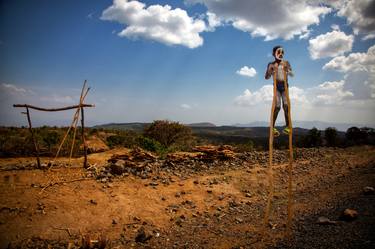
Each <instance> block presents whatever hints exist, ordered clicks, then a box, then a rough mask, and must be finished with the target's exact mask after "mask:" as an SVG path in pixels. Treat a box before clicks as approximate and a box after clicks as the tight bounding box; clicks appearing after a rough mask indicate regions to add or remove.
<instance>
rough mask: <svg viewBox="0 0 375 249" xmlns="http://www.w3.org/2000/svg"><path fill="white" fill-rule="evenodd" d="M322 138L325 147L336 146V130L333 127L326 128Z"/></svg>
mask: <svg viewBox="0 0 375 249" xmlns="http://www.w3.org/2000/svg"><path fill="white" fill-rule="evenodd" d="M324 138H325V140H326V143H327V146H329V147H331V146H336V145H337V130H336V128H335V127H328V128H327V129H325V131H324Z"/></svg>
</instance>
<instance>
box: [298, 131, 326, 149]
mask: <svg viewBox="0 0 375 249" xmlns="http://www.w3.org/2000/svg"><path fill="white" fill-rule="evenodd" d="M321 145H322V137H321V131H320V130H318V129H317V128H315V127H314V128H312V129H311V130H309V132H308V133H307V135H306V136H305V137H304V138H303V142H302V147H307V148H310V147H319V146H321Z"/></svg>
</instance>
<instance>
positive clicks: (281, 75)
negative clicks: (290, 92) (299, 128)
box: [265, 46, 294, 137]
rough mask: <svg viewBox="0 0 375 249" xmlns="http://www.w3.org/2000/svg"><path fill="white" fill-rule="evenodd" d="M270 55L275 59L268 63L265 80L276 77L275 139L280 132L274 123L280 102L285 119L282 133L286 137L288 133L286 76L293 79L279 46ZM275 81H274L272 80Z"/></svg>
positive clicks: (282, 50) (273, 125)
mask: <svg viewBox="0 0 375 249" xmlns="http://www.w3.org/2000/svg"><path fill="white" fill-rule="evenodd" d="M272 55H273V56H274V57H275V60H274V61H273V62H270V63H268V66H267V70H266V74H265V79H266V80H268V79H269V78H271V75H273V77H276V105H275V108H274V112H273V124H272V127H273V135H274V136H275V137H277V136H279V135H280V132H279V131H278V130H277V129H276V128H275V122H276V119H277V115H278V114H279V111H280V109H281V101H282V102H283V109H284V117H285V126H286V127H285V128H284V130H283V133H284V134H286V135H288V134H289V133H290V128H289V112H288V101H287V96H286V91H285V90H286V89H285V86H287V87H289V85H288V75H290V76H291V77H293V76H294V75H293V72H292V68H291V66H290V64H289V62H288V61H286V60H283V58H284V49H283V48H282V47H281V46H276V47H274V48H273V50H272ZM274 80H275V79H274Z"/></svg>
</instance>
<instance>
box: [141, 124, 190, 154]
mask: <svg viewBox="0 0 375 249" xmlns="http://www.w3.org/2000/svg"><path fill="white" fill-rule="evenodd" d="M143 135H144V136H145V137H148V138H152V139H154V140H156V141H158V142H159V143H160V144H161V145H162V146H164V147H165V148H169V147H171V146H173V147H177V148H186V147H189V146H190V145H191V143H192V141H193V135H192V130H191V128H190V127H187V126H185V125H183V124H180V123H178V122H173V121H168V120H156V121H154V122H153V123H151V124H150V125H149V126H147V127H145V129H144V132H143Z"/></svg>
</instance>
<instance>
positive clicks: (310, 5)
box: [187, 0, 331, 40]
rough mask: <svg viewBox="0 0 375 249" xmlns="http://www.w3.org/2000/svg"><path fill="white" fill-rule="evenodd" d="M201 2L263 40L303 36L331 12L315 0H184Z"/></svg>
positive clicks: (223, 18) (228, 21)
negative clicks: (310, 27) (263, 38)
mask: <svg viewBox="0 0 375 249" xmlns="http://www.w3.org/2000/svg"><path fill="white" fill-rule="evenodd" d="M187 2H190V3H201V4H204V5H205V6H206V7H207V9H208V12H209V13H213V14H215V16H216V18H218V19H219V20H221V21H222V22H226V23H229V24H231V25H233V27H234V28H236V29H239V30H241V31H244V32H248V33H250V34H251V35H252V36H253V37H257V36H260V37H265V40H273V39H276V38H283V39H286V40H289V39H292V38H294V36H301V37H304V38H306V37H307V36H308V33H309V32H310V30H309V29H308V27H309V26H311V25H313V24H319V21H320V20H319V18H320V16H324V15H325V14H327V13H329V12H330V11H331V8H329V7H327V6H323V5H321V4H320V3H319V2H318V1H316V2H314V1H309V0H299V1H294V0H283V1H281V0H276V1H259V0H221V1H218V0H187Z"/></svg>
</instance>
